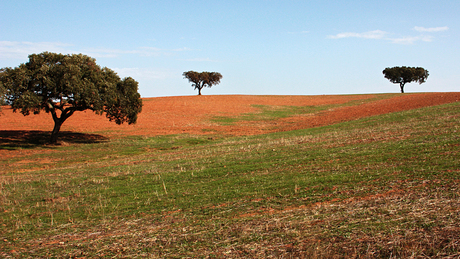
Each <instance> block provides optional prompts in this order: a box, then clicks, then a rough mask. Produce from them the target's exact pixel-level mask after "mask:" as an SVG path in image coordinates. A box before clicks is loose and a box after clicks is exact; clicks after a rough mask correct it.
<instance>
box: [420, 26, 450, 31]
mask: <svg viewBox="0 0 460 259" xmlns="http://www.w3.org/2000/svg"><path fill="white" fill-rule="evenodd" d="M414 30H416V31H418V32H440V31H447V30H449V27H447V26H444V27H432V28H425V27H418V26H415V27H414Z"/></svg>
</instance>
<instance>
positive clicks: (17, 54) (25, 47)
mask: <svg viewBox="0 0 460 259" xmlns="http://www.w3.org/2000/svg"><path fill="white" fill-rule="evenodd" d="M71 46H72V45H70V44H65V43H61V42H26V41H22V42H18V41H0V59H27V57H28V56H29V55H30V54H33V53H41V52H44V51H50V52H56V53H66V54H68V53H71V52H72V51H71V50H70V49H69V48H70V47H71Z"/></svg>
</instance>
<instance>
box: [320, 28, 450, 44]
mask: <svg viewBox="0 0 460 259" xmlns="http://www.w3.org/2000/svg"><path fill="white" fill-rule="evenodd" d="M448 29H449V28H448V27H435V28H424V27H415V28H414V30H416V31H418V32H439V31H445V30H448ZM388 34H389V33H388V32H385V31H381V30H374V31H368V32H362V33H357V32H343V33H339V34H336V35H331V36H328V38H329V39H343V38H364V39H380V40H387V41H390V42H391V43H395V44H406V45H408V44H413V43H415V42H417V41H423V42H431V41H433V39H434V37H433V36H430V35H419V36H406V37H400V38H391V37H387V35H388Z"/></svg>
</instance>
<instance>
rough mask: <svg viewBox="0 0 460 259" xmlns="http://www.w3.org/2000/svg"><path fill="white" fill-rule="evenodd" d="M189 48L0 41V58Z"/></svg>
mask: <svg viewBox="0 0 460 259" xmlns="http://www.w3.org/2000/svg"><path fill="white" fill-rule="evenodd" d="M189 50H190V49H189V48H185V47H184V48H178V49H160V48H155V47H142V48H138V49H133V50H121V49H109V48H87V49H82V50H75V49H74V46H73V45H71V44H65V43H61V42H18V41H0V59H23V60H26V59H27V57H28V56H29V55H30V54H33V53H42V52H44V51H49V52H55V53H63V54H71V53H83V54H86V55H88V56H91V57H94V58H116V57H119V56H121V55H139V56H147V57H149V56H161V55H172V54H173V53H175V52H181V51H189Z"/></svg>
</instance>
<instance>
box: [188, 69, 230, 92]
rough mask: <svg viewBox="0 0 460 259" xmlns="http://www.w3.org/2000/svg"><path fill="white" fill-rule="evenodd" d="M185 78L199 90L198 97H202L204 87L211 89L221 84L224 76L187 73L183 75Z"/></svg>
mask: <svg viewBox="0 0 460 259" xmlns="http://www.w3.org/2000/svg"><path fill="white" fill-rule="evenodd" d="M182 75H183V76H184V78H187V79H188V81H189V82H190V83H192V86H193V87H195V90H196V89H198V95H201V89H203V88H204V87H209V88H211V87H212V86H213V85H217V84H219V83H220V80H221V79H222V75H221V74H220V73H217V72H201V73H199V72H195V71H187V72H184V73H183V74H182Z"/></svg>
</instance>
